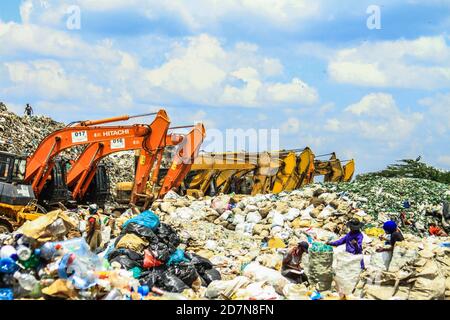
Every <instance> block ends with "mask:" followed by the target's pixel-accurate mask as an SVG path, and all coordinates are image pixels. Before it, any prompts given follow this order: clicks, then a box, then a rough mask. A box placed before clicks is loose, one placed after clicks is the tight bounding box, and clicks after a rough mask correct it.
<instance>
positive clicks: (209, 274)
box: [201, 268, 222, 285]
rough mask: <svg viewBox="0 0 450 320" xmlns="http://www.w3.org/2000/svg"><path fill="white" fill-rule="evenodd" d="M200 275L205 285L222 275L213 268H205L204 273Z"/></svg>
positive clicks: (220, 277)
mask: <svg viewBox="0 0 450 320" xmlns="http://www.w3.org/2000/svg"><path fill="white" fill-rule="evenodd" d="M201 277H202V278H203V280H205V282H206V284H207V285H209V284H210V283H211V282H213V281H214V280H222V276H221V275H220V272H219V271H217V270H216V269H214V268H212V269H209V270H206V271H205V273H204V274H203V275H202V276H201Z"/></svg>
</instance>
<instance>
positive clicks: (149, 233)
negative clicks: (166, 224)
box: [122, 222, 158, 243]
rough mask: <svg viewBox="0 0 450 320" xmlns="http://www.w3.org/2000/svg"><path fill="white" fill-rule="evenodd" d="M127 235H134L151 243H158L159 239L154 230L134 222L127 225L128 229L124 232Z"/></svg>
mask: <svg viewBox="0 0 450 320" xmlns="http://www.w3.org/2000/svg"><path fill="white" fill-rule="evenodd" d="M127 233H133V234H135V235H137V236H139V237H141V238H143V239H145V240H147V241H148V242H150V243H157V242H158V237H157V236H156V235H155V233H154V232H153V230H152V229H150V228H147V227H145V226H143V225H140V224H137V223H134V222H130V223H129V224H127V226H126V228H125V229H123V230H122V234H127Z"/></svg>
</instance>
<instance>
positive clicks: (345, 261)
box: [333, 252, 363, 296]
mask: <svg viewBox="0 0 450 320" xmlns="http://www.w3.org/2000/svg"><path fill="white" fill-rule="evenodd" d="M362 259H363V255H361V254H351V253H348V252H340V253H337V254H334V259H333V260H334V261H335V263H334V264H333V267H334V273H335V276H334V281H335V282H336V288H337V290H338V292H340V293H342V294H345V295H347V296H348V295H350V294H351V293H352V291H353V289H354V288H355V286H356V284H357V282H358V280H359V275H360V273H361V260H362Z"/></svg>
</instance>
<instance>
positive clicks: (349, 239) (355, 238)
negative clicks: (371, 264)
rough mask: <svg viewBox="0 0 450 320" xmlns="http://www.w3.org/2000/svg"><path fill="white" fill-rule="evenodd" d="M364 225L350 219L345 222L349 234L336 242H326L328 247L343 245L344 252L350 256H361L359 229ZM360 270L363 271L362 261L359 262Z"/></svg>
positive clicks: (361, 237) (361, 244) (361, 240)
mask: <svg viewBox="0 0 450 320" xmlns="http://www.w3.org/2000/svg"><path fill="white" fill-rule="evenodd" d="M363 226H364V224H363V223H362V222H361V221H359V220H358V219H352V220H350V221H349V222H347V227H348V228H349V229H350V232H349V233H347V234H346V235H345V236H344V237H342V238H341V239H339V240H336V241H328V242H327V244H328V245H329V246H333V247H338V246H340V245H343V244H344V243H345V251H346V252H348V253H351V254H362V253H363V239H364V236H363V234H362V232H361V228H362V227H363ZM361 269H365V266H364V260H361Z"/></svg>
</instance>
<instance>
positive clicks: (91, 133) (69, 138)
mask: <svg viewBox="0 0 450 320" xmlns="http://www.w3.org/2000/svg"><path fill="white" fill-rule="evenodd" d="M161 112H164V111H163V110H162V111H161ZM148 115H150V114H148ZM131 118H134V117H130V116H122V117H116V118H111V119H103V120H96V121H86V122H78V123H76V124H75V125H74V126H68V127H66V128H63V129H61V130H57V131H55V132H53V133H51V134H50V135H48V136H47V137H46V138H45V139H44V140H42V142H41V143H40V144H39V146H38V147H37V149H36V151H35V152H34V153H33V154H32V155H31V156H30V157H29V158H28V160H27V168H26V174H25V179H24V180H25V182H26V183H31V185H32V187H33V190H34V192H35V194H36V196H38V195H39V194H40V193H41V191H42V189H43V188H44V186H45V183H46V181H47V179H48V178H49V176H50V174H51V171H52V169H53V167H54V162H53V159H54V158H55V156H57V155H58V154H60V153H61V152H62V151H64V150H66V149H68V148H71V147H74V146H79V145H86V144H91V143H95V142H101V141H104V140H105V138H115V137H121V138H127V137H141V136H145V135H148V134H149V133H150V127H149V126H146V125H133V126H128V127H126V126H104V127H100V126H96V125H97V124H105V123H110V122H116V121H125V120H128V119H131ZM91 125H92V126H91Z"/></svg>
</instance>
